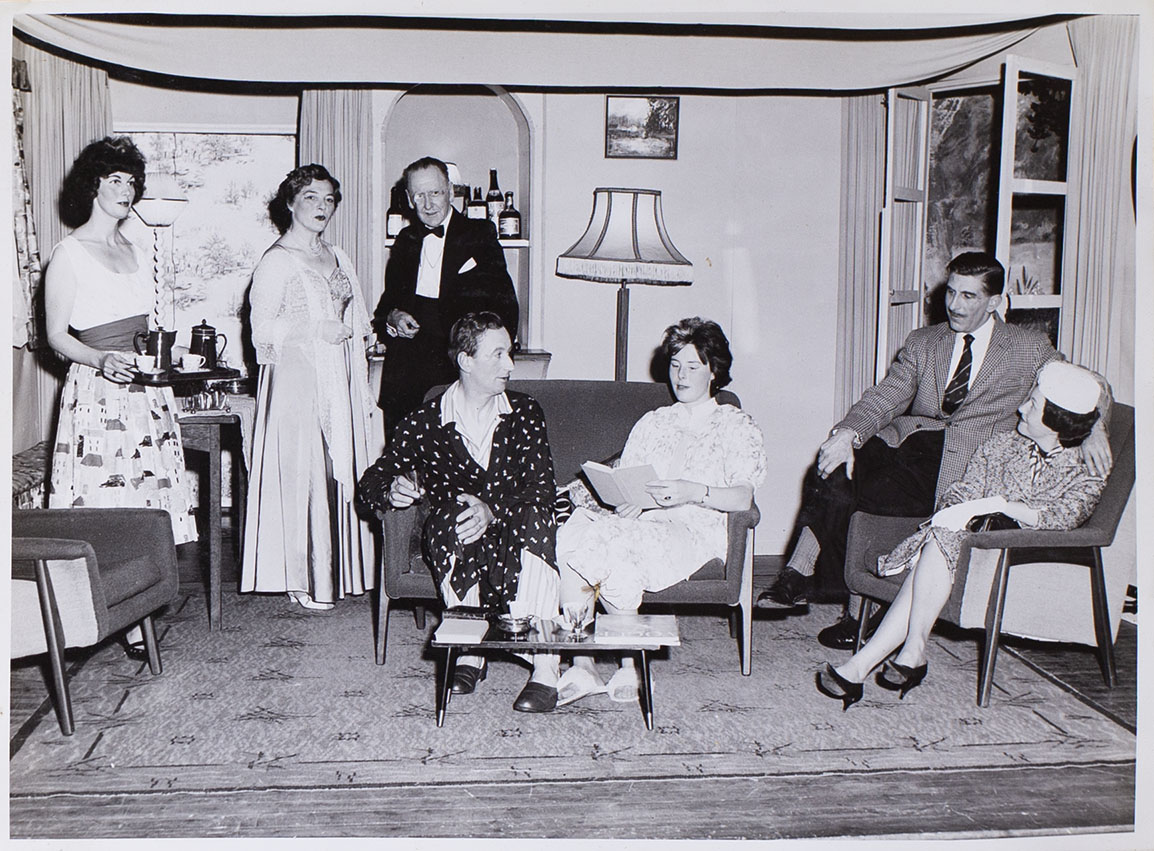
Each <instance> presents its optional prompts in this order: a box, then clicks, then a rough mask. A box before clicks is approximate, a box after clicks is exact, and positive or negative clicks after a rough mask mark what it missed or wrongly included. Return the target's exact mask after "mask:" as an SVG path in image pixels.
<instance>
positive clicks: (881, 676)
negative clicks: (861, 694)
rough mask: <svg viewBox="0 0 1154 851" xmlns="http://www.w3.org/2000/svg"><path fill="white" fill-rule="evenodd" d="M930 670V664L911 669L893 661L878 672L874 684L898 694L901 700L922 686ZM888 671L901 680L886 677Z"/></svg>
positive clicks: (925, 663)
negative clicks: (908, 692)
mask: <svg viewBox="0 0 1154 851" xmlns="http://www.w3.org/2000/svg"><path fill="white" fill-rule="evenodd" d="M929 669H930V663H929V662H923V663H922V664H920V665H918V666H917V667H916V668H910V667H908V666H906V665H902V664H899V663H898V662H895V661H893V660H892V659H891V660H890V661H888V662H886V663H885V665H883V666H882V669H881V670H880V671H878V672H877V676H875V677H874V682H876V683H877V684H878V685H879V686H881V687H882V688H884V689H886V690H887V691H896V692H898V700H901V699H902V698H904V697H905V696H906V692H907V691H909V690H910V689H912V688H917V687H918V686H919V685H921V683H922V680H924V679H925V678H926V673H927V672H928V671H929ZM886 671H893V672H894V673H895V674H897V676H898V677H900V679H896V678H895V679H892V680H891V679H890V678H889V677H887V676H886Z"/></svg>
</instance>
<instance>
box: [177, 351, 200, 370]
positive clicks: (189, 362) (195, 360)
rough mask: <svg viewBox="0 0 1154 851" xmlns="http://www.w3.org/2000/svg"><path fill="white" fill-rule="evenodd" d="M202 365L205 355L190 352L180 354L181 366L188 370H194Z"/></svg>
mask: <svg viewBox="0 0 1154 851" xmlns="http://www.w3.org/2000/svg"><path fill="white" fill-rule="evenodd" d="M202 366H204V355H194V354H192V353H188V354H183V355H181V356H180V368H181V369H183V370H185V371H186V372H193V371H195V370H198V369H200V368H201V367H202Z"/></svg>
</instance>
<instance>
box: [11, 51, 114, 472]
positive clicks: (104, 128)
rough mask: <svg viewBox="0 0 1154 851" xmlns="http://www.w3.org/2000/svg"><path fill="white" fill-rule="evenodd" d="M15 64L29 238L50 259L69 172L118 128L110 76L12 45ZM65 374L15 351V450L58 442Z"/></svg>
mask: <svg viewBox="0 0 1154 851" xmlns="http://www.w3.org/2000/svg"><path fill="white" fill-rule="evenodd" d="M12 58H13V60H14V61H22V62H24V63H25V67H26V69H27V73H28V80H27V82H28V87H29V91H25V92H22V94H23V95H24V97H23V107H24V115H23V119H24V126H23V129H24V138H23V143H24V149H23V150H24V162H25V166H26V169H25V171H26V177H27V181H28V199H27V205H28V207H29V208H30V210H31V219H30V221H31V227H30V229H29V230H30V232H31V233H34V234H35V236H36V242H37V244H38V245H39V246H40V248H41V249H42V250H43V252H44V254H45V255H47V254H48V253H49V252H50V251H51V249H52V247H53V246H55V245H56V243H57V242H59V241H60V239H61V238H62V237H63V236H64V235H65V234H64V230H65V228H64V226H63V224H62V223H61V221H60V216H59V214H58V212H57V206H56V199H57V196H58V195H59V193H60V185H61V183H62V182H63V180H64V174H65V172H66V171H67V170H68V168H69V167H71V165H72V162H73V160H75V159H76V155H77V154H78V153H80V149H81V148H83V147H84V146H85V145H87V144H88V143H89V142H91V141H92V140H93V139H98V138H100V137H102V136H106V135H107V134H108V132H109V130H110V128H111V126H112V117H111V116H112V112H111V103H110V100H109V97H108V75H107V73H106V72H105V71H102V70H98V69H96V68H92V67H90V66H87V65H80V64H77V63H75V62H72V61H70V60H67V59H62V58H60V57H58V56H54V55H52V54H50V53H46V52H45V51H42V50H39V49H37V48H34V47H32V46H30V45H27V44H25V43H24V42H22V41H21V40H20V39H13V40H12ZM17 209H19V207H18V208H17ZM46 259H47V257H45V258H44V260H45V261H46ZM12 280H13V286H20V285H21V284H20V281H19V276H18V275H13V279H12ZM15 300H16V294H15V293H14V294H13V301H15ZM30 304H31V309H32V311H33V315H34V317H35V319H36V321H37V323H40V322H41V321H42V316H40V312H41V311H42V310H43V299H42V298H40V294H39V293H33V294H32V298H31V301H30ZM59 367H60V363H59V361H58V360H57V359H56V358H55V357H54V356H52V355H51V354H49V352H48V350H47V349H41V350H38V351H35V352H34V351H32V350H30V349H28V348H20V349H15V350H14V351H13V363H12V400H13V405H12V448H13V449H14V450H17V451H19V450H21V449H25V448H27V447H28V446H31V445H32V444H34V443H36V442H38V441H40V440H45V439H48V438H50V437H51V436H52V434H51V432H52V427H53V423H54V418H55V412H56V405H57V398H58V395H59V392H60V382H61V378H62V374H61V370H60V368H59Z"/></svg>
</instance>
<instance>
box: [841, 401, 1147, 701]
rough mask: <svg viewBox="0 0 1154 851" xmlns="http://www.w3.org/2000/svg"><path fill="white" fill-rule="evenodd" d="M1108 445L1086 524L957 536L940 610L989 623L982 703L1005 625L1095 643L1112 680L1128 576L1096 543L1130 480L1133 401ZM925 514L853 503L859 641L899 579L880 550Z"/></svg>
mask: <svg viewBox="0 0 1154 851" xmlns="http://www.w3.org/2000/svg"><path fill="white" fill-rule="evenodd" d="M1110 448H1111V450H1112V452H1113V455H1114V466H1113V469H1112V470H1111V472H1110V476H1109V478H1108V479H1107V480H1106V488H1105V490H1104V491H1103V493H1102V498H1101V499H1100V500H1099V502H1098V506H1097V508H1096V509H1095V511H1094V514H1093V515H1092V516H1091V517H1090V519H1089V520H1087V521H1086V522H1085V523H1084V524H1083V525H1082V526H1079V527H1078V528H1077V529H1070V530H1067V531H1057V530H1051V531H1039V530H1033V529H1011V530H1006V531H999V532H978V533H974V534H972V535H970V536H968V537H967V539H966V540H965V541H964V542H963V544H962V549H961V553H960V556H959V559H958V569H957V572H956V574H955V580H954V586H953V588H952V589H951V591H950V597H949V599H948V600H947V602H946V605H945V606H944V607H943V609H942V613H941V618H942V619H944V620H946V621H949V622H950V623H954V624H957V625H958V626H960V627H962V628H964V629H971V628H980V629H984V631H985V643H984V648H983V652H982V657H981V660H980V664H979V669H978V699H977V702H978V705H979V706H988V705H989V702H990V689H991V687H992V685H993V677H994V662H995V660H996V656H997V652H998V640H999V636H1000V634H1001V633H1002V632H1007V633H1011V634H1014V635H1021V636H1025V637H1030V638H1039V639H1042V640H1050V641H1067V642H1075V643H1080V644H1091V645H1094V646H1096V647H1097V651H1098V663H1099V665H1100V667H1101V668H1102V677H1103V679H1104V681H1105V682H1106V685H1107V686H1109V687H1111V688H1112V687H1113V686H1114V685H1115V684H1116V682H1117V673H1116V670H1115V665H1114V636H1115V635H1116V633H1117V627H1118V621H1119V618H1120V616H1121V609H1122V597H1123V596H1124V594H1125V588H1126V584H1127V576H1125V575H1123V574H1122V573H1121V572H1120V571H1108V570H1107V569H1106V568H1105V567H1104V566H1103V562H1102V547H1108V546H1109V545H1110V544H1111V543H1113V541H1114V535H1115V533H1116V532H1117V529H1118V524H1119V522H1120V521H1121V518H1122V513H1123V511H1124V510H1125V508H1126V503H1127V501H1128V500H1129V497H1130V491H1131V489H1132V488H1133V485H1134V409H1133V408H1132V407H1131V406H1129V405H1123V404H1119V403H1115V404H1114V405H1113V406H1112V409H1111V414H1110ZM922 520H924V518H920V517H878V516H876V515H872V514H866V513H865V512H860V511H859V512H857V513H856V514H854V516H853V518H852V520H851V521H850V527H849V540H848V545H847V552H846V562H845V579H846V585H847V586H848V588H849V590H850V591H851V592H853V593H856V594H860V595H861V596H862V605H861V610H860V612H859V624H860V625H861V626H860V628H859V634H858V639H857V647H858V648H860V647H861V645H862V643H863V640H864V637H865V635H864V633H865V628H866V627H865V624H866V623H867V620H868V617H869V615H870V613H871V611H872V609H873V605H874V601H878V600H881V601H886V602H889V601H892V600H893V599H894V597H895V596H896V595H897V591H898V588H900V587H901V583H902V581H903V580H904V576H903V575H898V576H889V577H882V576H878V575H877V572H876V567H877V560H878V556H881V555H885V554H886V553H888V552H890V551H891V550H892V549H893V548H894V547H895V546H896V545H897V544H898V543H900V542H901V541H902V540H903V539H904V538H905V537H906V536H907V535H909V534H911V533H912V532H913V531H914V530H915V529H917V527H918V525H919V524H920V523H921V522H922ZM1011 572H1012V573H1013V574H1014V576H1013V580H1014V581H1013V582H1011V581H1010V579H1011V577H1010V574H1011ZM1087 596H1088V597H1089V603H1090V605H1089V606H1086V602H1085V601H1086V598H1087ZM1111 599H1114V601H1115V602H1114V605H1110V600H1111Z"/></svg>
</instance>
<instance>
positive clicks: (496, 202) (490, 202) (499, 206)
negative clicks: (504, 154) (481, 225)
mask: <svg viewBox="0 0 1154 851" xmlns="http://www.w3.org/2000/svg"><path fill="white" fill-rule="evenodd" d="M485 206H487V207H488V208H489V221H491V222H492V223H493V227H499V226H500V222H499V217H500V215H501V211H502V210H503V209H505V197H504V196H503V195H502V194H501V187H499V186H498V185H497V169H495V168H491V169H489V194H487V195H486V196H485Z"/></svg>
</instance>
